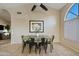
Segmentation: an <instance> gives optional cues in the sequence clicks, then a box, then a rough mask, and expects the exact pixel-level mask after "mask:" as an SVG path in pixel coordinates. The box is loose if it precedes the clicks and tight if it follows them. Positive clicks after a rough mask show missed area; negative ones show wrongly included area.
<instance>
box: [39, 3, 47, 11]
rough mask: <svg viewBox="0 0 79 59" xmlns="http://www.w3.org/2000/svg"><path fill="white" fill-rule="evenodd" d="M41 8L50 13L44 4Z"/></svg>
mask: <svg viewBox="0 0 79 59" xmlns="http://www.w3.org/2000/svg"><path fill="white" fill-rule="evenodd" d="M40 7H41V8H42V9H44V10H45V11H48V9H47V8H46V7H45V6H44V5H43V4H41V5H40Z"/></svg>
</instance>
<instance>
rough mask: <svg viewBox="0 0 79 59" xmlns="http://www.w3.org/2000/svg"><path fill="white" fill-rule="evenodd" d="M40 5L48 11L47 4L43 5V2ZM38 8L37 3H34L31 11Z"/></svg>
mask: <svg viewBox="0 0 79 59" xmlns="http://www.w3.org/2000/svg"><path fill="white" fill-rule="evenodd" d="M40 7H41V8H42V9H43V10H45V11H48V9H47V7H46V6H45V5H43V4H42V3H41V4H40ZM35 9H36V5H33V7H32V9H31V11H34V10H35Z"/></svg>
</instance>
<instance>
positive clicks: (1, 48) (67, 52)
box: [0, 43, 79, 56]
mask: <svg viewBox="0 0 79 59" xmlns="http://www.w3.org/2000/svg"><path fill="white" fill-rule="evenodd" d="M49 47H50V46H48V50H47V53H46V54H45V52H44V50H42V52H41V53H40V54H39V53H37V54H36V53H35V51H34V49H32V52H31V53H30V54H29V52H28V51H29V49H28V47H26V48H25V50H24V53H21V51H22V45H21V44H15V45H11V44H10V43H9V44H4V45H0V55H1V56H79V53H78V52H75V51H73V50H72V49H69V48H67V47H65V46H63V45H61V44H59V43H54V49H53V50H52V52H50V48H49Z"/></svg>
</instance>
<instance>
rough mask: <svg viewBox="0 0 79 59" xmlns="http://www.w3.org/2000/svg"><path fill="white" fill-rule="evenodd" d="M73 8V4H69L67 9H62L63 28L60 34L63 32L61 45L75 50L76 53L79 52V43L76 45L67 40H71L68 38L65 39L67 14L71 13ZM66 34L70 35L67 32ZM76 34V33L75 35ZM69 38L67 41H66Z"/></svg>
mask: <svg viewBox="0 0 79 59" xmlns="http://www.w3.org/2000/svg"><path fill="white" fill-rule="evenodd" d="M71 6H72V4H67V5H66V6H65V7H63V8H62V9H61V26H60V27H61V28H60V32H61V36H60V37H61V43H62V44H64V45H65V46H67V47H69V48H72V49H74V50H75V51H77V52H79V43H76V42H74V41H72V40H67V39H69V38H68V37H65V38H64V33H65V32H64V19H65V16H66V14H67V12H68V11H69V9H70V7H71ZM66 34H69V33H67V32H66ZM74 34H75V33H74ZM66 38H67V39H66Z"/></svg>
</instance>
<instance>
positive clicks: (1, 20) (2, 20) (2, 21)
mask: <svg viewBox="0 0 79 59" xmlns="http://www.w3.org/2000/svg"><path fill="white" fill-rule="evenodd" d="M7 24H9V23H8V22H7V21H5V20H4V19H1V18H0V25H4V26H6V25H7Z"/></svg>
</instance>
